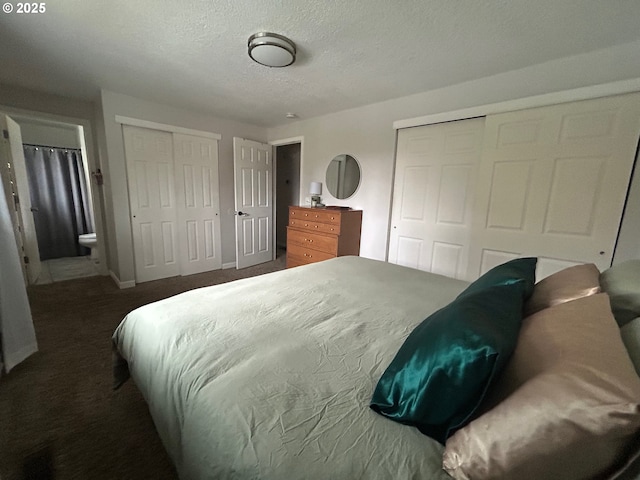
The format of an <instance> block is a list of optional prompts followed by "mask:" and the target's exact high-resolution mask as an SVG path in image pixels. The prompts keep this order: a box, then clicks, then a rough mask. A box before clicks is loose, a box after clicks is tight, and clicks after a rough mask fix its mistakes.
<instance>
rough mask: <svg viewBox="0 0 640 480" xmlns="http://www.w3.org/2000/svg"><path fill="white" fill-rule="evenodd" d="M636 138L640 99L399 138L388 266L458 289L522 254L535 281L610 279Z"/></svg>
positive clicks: (419, 130) (552, 109) (509, 116)
mask: <svg viewBox="0 0 640 480" xmlns="http://www.w3.org/2000/svg"><path fill="white" fill-rule="evenodd" d="M457 129H459V130H457ZM474 132H475V133H474ZM639 132H640V94H629V95H620V96H614V97H607V98H600V99H596V100H586V101H580V102H573V103H566V104H559V105H554V106H549V107H542V108H536V109H529V110H523V111H517V112H509V113H504V114H497V115H490V116H488V117H486V121H485V120H484V119H472V120H462V121H458V122H450V123H445V124H436V125H427V126H424V127H416V128H410V129H405V130H400V131H399V132H398V146H397V157H396V174H395V184H394V196H393V206H392V222H391V235H390V243H389V261H390V262H392V263H399V264H403V265H408V266H412V267H414V268H420V269H423V270H427V271H432V272H436V273H442V274H445V275H448V276H452V277H458V278H463V279H466V280H474V279H475V278H477V277H478V276H479V275H481V274H482V273H484V272H486V271H487V270H488V269H490V268H492V267H493V266H495V265H497V264H500V263H503V262H505V261H507V260H509V259H511V258H515V257H520V256H528V255H531V256H537V257H539V262H538V271H537V277H538V279H541V278H544V277H546V276H548V275H550V274H552V273H554V272H556V271H558V270H560V269H562V268H565V267H567V266H570V265H574V264H576V263H590V262H592V263H595V264H596V265H597V266H598V267H599V268H600V269H601V270H602V269H605V268H607V267H608V266H610V264H611V259H612V256H613V250H614V247H615V242H616V238H617V233H618V229H619V224H620V219H621V216H622V211H623V208H624V202H625V197H626V192H627V189H628V185H629V179H630V175H631V170H632V167H633V161H634V158H635V152H636V147H637V145H638V134H639ZM474 135H480V138H479V139H478V137H477V136H474ZM472 139H475V141H473V140H472ZM447 145H448V146H447ZM472 147H473V148H472ZM456 149H458V150H460V151H459V153H457V154H453V155H452V152H454V151H455V150H456ZM472 152H475V154H474V153H472ZM456 155H457V156H456ZM465 155H466V157H465Z"/></svg>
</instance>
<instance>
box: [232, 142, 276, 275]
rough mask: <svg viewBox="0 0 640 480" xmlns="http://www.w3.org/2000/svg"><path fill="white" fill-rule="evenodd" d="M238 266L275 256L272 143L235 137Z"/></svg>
mask: <svg viewBox="0 0 640 480" xmlns="http://www.w3.org/2000/svg"><path fill="white" fill-rule="evenodd" d="M233 163H234V177H235V196H236V203H235V205H236V267H237V268H245V267H250V266H252V265H257V264H259V263H264V262H268V261H270V260H273V233H272V231H271V226H272V225H273V203H272V198H273V194H272V192H271V189H272V174H273V160H272V157H271V145H268V144H265V143H259V142H254V141H252V140H245V139H244V138H237V137H234V139H233Z"/></svg>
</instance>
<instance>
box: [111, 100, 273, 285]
mask: <svg viewBox="0 0 640 480" xmlns="http://www.w3.org/2000/svg"><path fill="white" fill-rule="evenodd" d="M100 100H101V101H100V102H99V105H100V106H99V108H100V109H101V117H102V121H103V122H104V125H101V127H103V128H102V130H103V132H104V145H103V147H104V153H105V154H106V158H107V162H105V163H103V165H104V166H105V172H104V173H105V174H106V178H105V185H106V184H107V183H109V187H108V192H106V193H105V195H107V196H108V197H109V198H108V199H107V203H108V204H109V207H107V211H108V217H109V218H108V222H107V223H108V228H109V230H110V231H112V233H113V235H111V236H110V238H112V239H113V242H112V243H114V245H113V246H111V245H110V250H112V258H114V259H116V260H115V262H113V264H114V265H112V266H111V270H112V271H113V273H114V274H116V276H117V278H118V279H119V281H120V282H122V283H123V284H125V285H129V283H128V282H134V281H135V268H134V257H133V241H132V237H131V222H130V208H129V192H128V187H127V171H126V161H125V152H124V139H123V136H122V128H121V125H120V124H118V123H116V121H115V118H116V115H119V116H123V117H130V118H135V119H139V120H147V121H151V122H155V123H162V124H166V125H174V126H178V127H184V128H190V129H194V130H200V131H206V132H211V133H217V134H220V135H221V136H222V139H221V140H220V141H219V144H218V173H219V184H220V217H221V221H220V224H221V225H220V226H221V236H222V238H221V243H222V263H223V265H224V264H229V263H231V262H233V263H234V264H235V213H234V212H235V208H234V206H235V205H234V203H235V200H234V181H233V137H234V136H235V137H242V138H248V139H251V140H256V141H258V142H266V138H267V130H266V128H264V127H259V126H255V125H249V124H245V123H240V122H236V121H233V120H227V119H221V118H218V117H214V116H211V115H208V114H203V113H199V112H194V111H190V110H185V109H182V108H177V107H173V106H169V105H163V104H159V103H155V102H151V101H148V100H143V99H140V98H135V97H131V96H128V95H123V94H120V93H115V92H110V91H108V90H102V91H101V92H100ZM116 264H117V265H116Z"/></svg>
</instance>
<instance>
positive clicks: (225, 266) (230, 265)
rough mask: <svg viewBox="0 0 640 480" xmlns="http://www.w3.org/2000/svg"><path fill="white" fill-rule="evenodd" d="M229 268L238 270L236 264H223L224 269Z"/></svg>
mask: <svg viewBox="0 0 640 480" xmlns="http://www.w3.org/2000/svg"><path fill="white" fill-rule="evenodd" d="M228 268H236V262H229V263H223V264H222V269H223V270H227V269H228Z"/></svg>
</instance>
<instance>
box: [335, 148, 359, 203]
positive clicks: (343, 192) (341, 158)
mask: <svg viewBox="0 0 640 480" xmlns="http://www.w3.org/2000/svg"><path fill="white" fill-rule="evenodd" d="M358 185H360V165H358V161H357V160H356V159H355V158H353V157H352V156H351V155H346V154H342V155H336V157H335V158H334V159H333V160H331V162H330V163H329V166H328V167H327V189H328V190H329V192H331V195H333V196H334V197H336V198H339V199H341V200H343V199H345V198H349V197H350V196H351V195H353V194H354V193H355V191H356V190H357V189H358Z"/></svg>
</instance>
